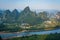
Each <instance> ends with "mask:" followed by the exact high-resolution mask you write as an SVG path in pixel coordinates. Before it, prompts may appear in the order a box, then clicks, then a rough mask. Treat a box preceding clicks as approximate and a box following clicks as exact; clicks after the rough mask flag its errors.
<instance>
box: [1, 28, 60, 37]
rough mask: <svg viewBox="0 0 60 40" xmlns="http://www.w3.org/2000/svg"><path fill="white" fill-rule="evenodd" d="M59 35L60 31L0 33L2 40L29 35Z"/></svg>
mask: <svg viewBox="0 0 60 40" xmlns="http://www.w3.org/2000/svg"><path fill="white" fill-rule="evenodd" d="M56 32H57V33H60V29H56V30H49V31H38V32H28V31H27V32H19V33H3V34H2V33H1V34H0V36H1V37H2V38H11V37H22V36H30V35H43V34H50V33H53V34H54V33H56Z"/></svg>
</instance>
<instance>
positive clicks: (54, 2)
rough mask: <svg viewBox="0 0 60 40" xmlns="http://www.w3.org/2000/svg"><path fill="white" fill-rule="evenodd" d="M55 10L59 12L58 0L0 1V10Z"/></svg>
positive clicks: (59, 1) (59, 0)
mask: <svg viewBox="0 0 60 40" xmlns="http://www.w3.org/2000/svg"><path fill="white" fill-rule="evenodd" d="M26 6H29V7H30V8H31V9H56V10H60V0H0V9H24V8H25V7H26Z"/></svg>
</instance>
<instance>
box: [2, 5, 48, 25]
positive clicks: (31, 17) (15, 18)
mask: <svg viewBox="0 0 60 40" xmlns="http://www.w3.org/2000/svg"><path fill="white" fill-rule="evenodd" d="M46 19H47V13H46V12H41V13H39V14H37V13H36V12H33V11H31V10H30V8H29V6H27V7H26V8H25V9H24V10H22V11H21V12H20V13H19V12H18V11H17V9H14V10H13V11H12V12H11V11H10V10H5V11H4V13H3V22H5V23H23V22H24V23H28V24H31V25H35V24H39V23H41V22H43V21H44V20H46Z"/></svg>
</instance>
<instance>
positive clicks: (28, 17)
mask: <svg viewBox="0 0 60 40" xmlns="http://www.w3.org/2000/svg"><path fill="white" fill-rule="evenodd" d="M51 15H52V14H51ZM51 15H50V14H49V13H48V12H46V11H43V12H39V13H36V12H33V11H31V10H30V8H29V7H26V8H25V9H24V10H22V11H21V12H18V11H17V9H14V10H13V11H12V12H11V11H10V10H5V11H4V12H3V13H0V31H5V32H17V31H19V32H20V31H21V30H52V29H56V28H60V12H57V13H56V15H53V17H52V16H51ZM24 23H27V24H29V26H27V25H25V26H22V25H21V24H24ZM24 27H25V28H24Z"/></svg>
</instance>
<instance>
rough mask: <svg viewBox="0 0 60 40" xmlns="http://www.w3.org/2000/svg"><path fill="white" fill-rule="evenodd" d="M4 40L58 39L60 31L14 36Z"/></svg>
mask: <svg viewBox="0 0 60 40" xmlns="http://www.w3.org/2000/svg"><path fill="white" fill-rule="evenodd" d="M6 40H60V33H55V34H44V35H31V36H23V37H15V38H10V39H6Z"/></svg>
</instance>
